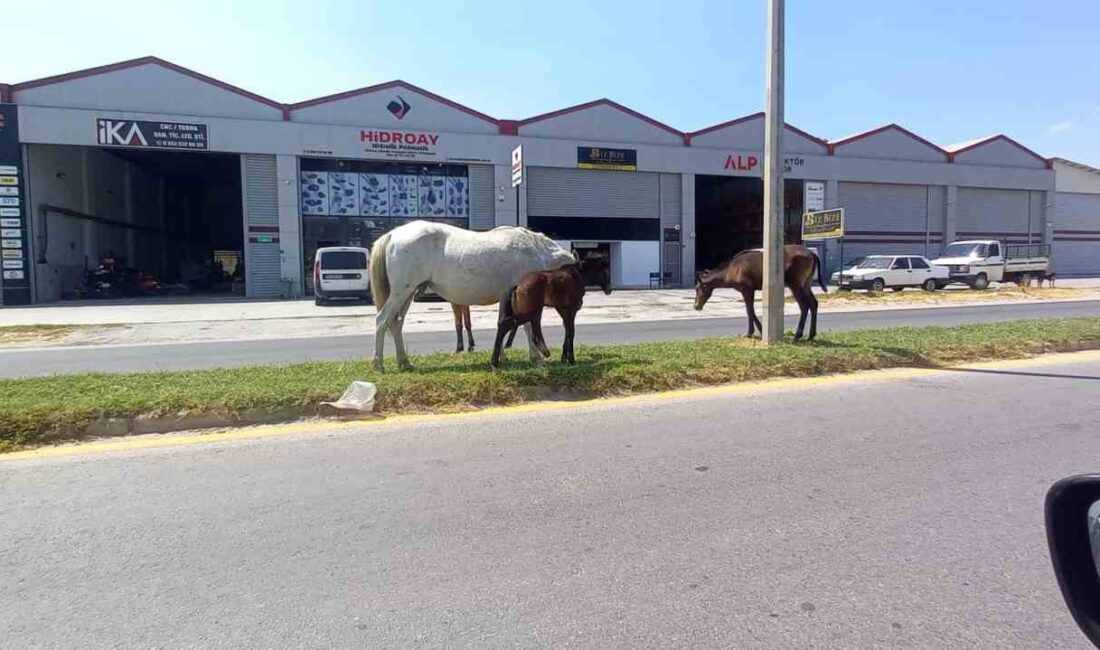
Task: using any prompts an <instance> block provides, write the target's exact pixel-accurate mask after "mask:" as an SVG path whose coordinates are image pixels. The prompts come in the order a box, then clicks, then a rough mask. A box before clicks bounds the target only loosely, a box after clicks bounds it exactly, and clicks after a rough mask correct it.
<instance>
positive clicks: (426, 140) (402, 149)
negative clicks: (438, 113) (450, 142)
mask: <svg viewBox="0 0 1100 650" xmlns="http://www.w3.org/2000/svg"><path fill="white" fill-rule="evenodd" d="M359 142H360V144H362V145H364V146H365V147H366V151H367V153H370V154H379V155H381V156H384V157H386V158H400V159H401V160H410V159H419V158H431V159H434V158H436V157H437V156H438V152H437V150H436V147H437V145H438V144H439V134H438V133H430V132H427V131H379V130H374V129H361V130H360V131H359Z"/></svg>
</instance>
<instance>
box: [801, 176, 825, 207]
mask: <svg viewBox="0 0 1100 650" xmlns="http://www.w3.org/2000/svg"><path fill="white" fill-rule="evenodd" d="M804 187H805V190H806V196H805V199H804V203H803V210H805V211H806V212H820V211H821V210H824V209H825V183H822V182H821V181H806V184H805V186H804Z"/></svg>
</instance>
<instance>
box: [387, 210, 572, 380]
mask: <svg viewBox="0 0 1100 650" xmlns="http://www.w3.org/2000/svg"><path fill="white" fill-rule="evenodd" d="M377 246H381V247H384V249H385V251H384V256H382V259H384V260H385V270H386V276H387V278H388V281H389V298H388V300H387V301H386V304H385V306H383V308H382V309H380V310H379V312H378V316H377V317H376V323H377V327H376V331H375V366H376V367H381V364H382V351H383V346H384V342H385V332H386V331H387V330H388V331H389V332H390V333H391V334H392V335H393V338H394V343H395V345H396V347H397V359H398V362H399V363H401V365H403V366H404V365H407V364H408V360H407V356H406V354H405V346H404V343H403V341H402V338H401V328H402V324H403V322H404V317H405V312H406V311H407V310H408V308H409V304H410V303H411V302H412V297H413V294H414V293H415V292H416V290H417V289H418V288H419V287H420V286H422V285H424V284H431V285H432V287H433V288H434V289H435V291H436V293H438V294H439V295H440V296H442V297H443V298H445V299H446V300H447V301H449V302H451V303H452V304H456V305H490V304H493V303H498V302H500V301H501V299H502V298H503V297H504V296H506V295H507V293H508V291H509V290H510V289H511V288H512V287H513V286H515V285H516V284H518V283H519V280H520V279H521V278H522V277H523V276H524V274H526V273H528V272H530V271H547V270H550V269H556V268H559V267H561V266H564V265H566V264H575V263H576V260H575V259H574V258H573V256H572V255H571V254H570V253H569V252H568V251H566V250H565V249H564V248H562V247H561V246H558V245H557V244H556V243H554V241H553V240H551V239H549V238H548V237H545V236H544V235H540V234H538V233H535V232H531V231H530V230H527V229H526V228H517V227H513V226H500V227H498V228H494V229H493V230H490V231H488V232H473V231H470V230H464V229H462V228H456V227H454V226H449V225H446V224H441V223H431V222H428V221H414V222H412V223H408V224H405V225H403V226H400V227H398V228H395V229H394V230H391V231H390V232H389V233H387V234H386V235H384V236H383V237H382V239H380V240H379V241H378V244H377ZM376 250H377V249H376ZM372 282H373V280H372ZM371 289H372V292H373V293H374V294H375V295H379V292H378V291H377V290H376V289H375V288H374V287H373V286H372V287H371ZM528 339H530V333H528ZM529 343H531V342H530V340H529ZM529 347H530V351H531V354H532V358H535V357H536V356H538V352H537V350H535V348H534V345H533V343H532V344H531V345H530V346H529ZM538 358H539V359H541V357H538Z"/></svg>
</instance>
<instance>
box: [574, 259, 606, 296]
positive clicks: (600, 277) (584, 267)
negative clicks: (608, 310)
mask: <svg viewBox="0 0 1100 650" xmlns="http://www.w3.org/2000/svg"><path fill="white" fill-rule="evenodd" d="M580 267H581V269H580V270H581V277H582V278H583V279H584V285H585V286H586V287H589V286H592V285H596V286H598V287H599V288H600V289H602V290H603V292H604V293H606V294H609V295H610V293H611V261H610V260H608V259H607V256H606V255H589V256H588V257H585V258H584V259H582V260H581V262H580Z"/></svg>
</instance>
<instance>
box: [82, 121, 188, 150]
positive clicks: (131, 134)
mask: <svg viewBox="0 0 1100 650" xmlns="http://www.w3.org/2000/svg"><path fill="white" fill-rule="evenodd" d="M96 142H98V143H99V144H102V145H107V146H109V147H141V148H148V149H198V150H205V149H207V141H206V125H205V124H189V123H186V122H150V121H145V120H112V119H106V118H97V119H96Z"/></svg>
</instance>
